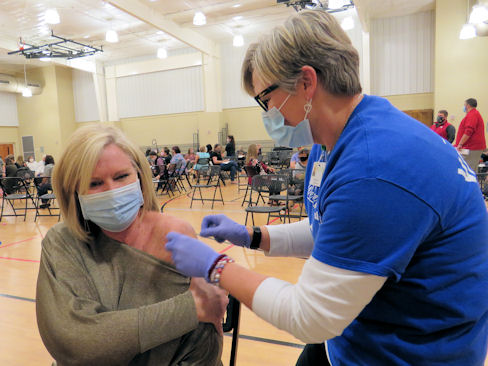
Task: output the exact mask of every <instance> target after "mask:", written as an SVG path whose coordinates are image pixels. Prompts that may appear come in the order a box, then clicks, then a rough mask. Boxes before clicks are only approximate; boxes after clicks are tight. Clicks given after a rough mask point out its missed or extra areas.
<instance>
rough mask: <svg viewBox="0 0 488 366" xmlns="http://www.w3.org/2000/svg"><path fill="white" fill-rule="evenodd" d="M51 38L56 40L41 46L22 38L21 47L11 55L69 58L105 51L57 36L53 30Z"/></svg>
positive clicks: (37, 57)
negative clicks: (26, 41)
mask: <svg viewBox="0 0 488 366" xmlns="http://www.w3.org/2000/svg"><path fill="white" fill-rule="evenodd" d="M51 38H54V42H50V43H46V44H43V45H40V46H35V45H31V44H28V43H25V42H24V41H23V40H22V38H21V39H20V49H19V50H17V51H12V52H9V53H8V54H9V55H14V54H21V55H24V56H25V58H28V59H40V58H66V59H68V60H71V59H74V58H80V57H86V56H92V55H94V54H95V53H97V52H103V49H102V47H100V48H96V47H93V46H90V45H87V44H84V43H80V42H76V41H73V40H71V39H67V38H63V37H60V36H56V35H55V34H54V32H52V31H51Z"/></svg>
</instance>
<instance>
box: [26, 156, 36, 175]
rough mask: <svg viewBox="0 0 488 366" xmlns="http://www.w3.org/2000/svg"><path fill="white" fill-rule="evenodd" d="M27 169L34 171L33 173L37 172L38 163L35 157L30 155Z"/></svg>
mask: <svg viewBox="0 0 488 366" xmlns="http://www.w3.org/2000/svg"><path fill="white" fill-rule="evenodd" d="M26 165H27V167H28V168H29V169H30V170H32V171H33V172H35V171H36V169H37V162H36V160H35V159H34V156H33V155H29V157H28V158H27V163H26Z"/></svg>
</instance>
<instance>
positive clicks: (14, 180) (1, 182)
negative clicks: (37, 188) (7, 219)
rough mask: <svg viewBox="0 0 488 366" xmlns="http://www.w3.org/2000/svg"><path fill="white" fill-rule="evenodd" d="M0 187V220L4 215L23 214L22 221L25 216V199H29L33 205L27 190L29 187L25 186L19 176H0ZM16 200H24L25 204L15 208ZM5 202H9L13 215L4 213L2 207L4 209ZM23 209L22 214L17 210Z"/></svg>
mask: <svg viewBox="0 0 488 366" xmlns="http://www.w3.org/2000/svg"><path fill="white" fill-rule="evenodd" d="M0 188H1V189H2V198H3V199H2V209H1V211H0V221H2V217H4V216H15V217H17V216H24V221H25V218H26V217H27V210H28V208H27V201H29V200H30V201H31V202H32V204H33V205H35V203H34V199H33V198H32V195H31V194H30V192H29V188H28V187H27V185H26V183H25V182H24V180H23V179H22V178H19V177H5V178H0ZM16 200H20V201H22V200H24V201H25V206H24V207H22V208H19V207H17V208H15V201H16ZM6 202H8V203H9V205H10V207H11V208H12V210H13V212H14V213H13V215H11V214H10V215H9V214H4V213H3V212H4V209H5V204H6ZM22 210H23V211H24V214H23V215H21V214H18V213H17V211H22Z"/></svg>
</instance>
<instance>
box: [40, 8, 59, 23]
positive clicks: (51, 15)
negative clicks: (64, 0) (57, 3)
mask: <svg viewBox="0 0 488 366" xmlns="http://www.w3.org/2000/svg"><path fill="white" fill-rule="evenodd" d="M44 20H45V21H46V23H47V24H59V22H60V21H61V20H60V19H59V13H58V11H57V10H56V9H47V10H46V12H45V13H44Z"/></svg>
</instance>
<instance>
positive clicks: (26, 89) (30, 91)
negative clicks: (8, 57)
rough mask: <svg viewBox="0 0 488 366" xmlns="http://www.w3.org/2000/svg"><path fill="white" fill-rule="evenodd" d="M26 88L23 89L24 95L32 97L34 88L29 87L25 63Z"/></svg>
mask: <svg viewBox="0 0 488 366" xmlns="http://www.w3.org/2000/svg"><path fill="white" fill-rule="evenodd" d="M24 82H25V84H24V89H22V96H23V97H26V98H30V97H32V90H30V89H29V87H28V84H27V72H26V71H25V64H24Z"/></svg>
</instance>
